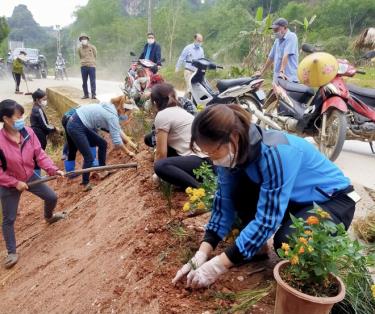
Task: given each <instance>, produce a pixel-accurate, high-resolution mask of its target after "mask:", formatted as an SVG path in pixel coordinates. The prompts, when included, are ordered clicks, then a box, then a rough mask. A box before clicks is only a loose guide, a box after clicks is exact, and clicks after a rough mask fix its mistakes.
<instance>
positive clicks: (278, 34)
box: [273, 31, 284, 39]
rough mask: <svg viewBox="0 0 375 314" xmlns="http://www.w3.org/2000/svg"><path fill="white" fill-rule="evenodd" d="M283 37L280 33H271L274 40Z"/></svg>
mask: <svg viewBox="0 0 375 314" xmlns="http://www.w3.org/2000/svg"><path fill="white" fill-rule="evenodd" d="M283 37H284V34H283V33H282V32H281V31H278V32H277V33H273V38H274V39H281V38H283Z"/></svg>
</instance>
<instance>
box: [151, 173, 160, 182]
mask: <svg viewBox="0 0 375 314" xmlns="http://www.w3.org/2000/svg"><path fill="white" fill-rule="evenodd" d="M151 179H152V182H153V183H154V184H159V183H160V178H159V177H158V175H157V174H156V173H154V174H153V175H152V177H151Z"/></svg>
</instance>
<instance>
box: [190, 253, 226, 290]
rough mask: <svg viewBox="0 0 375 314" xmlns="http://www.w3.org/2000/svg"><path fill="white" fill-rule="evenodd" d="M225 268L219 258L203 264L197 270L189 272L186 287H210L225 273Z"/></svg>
mask: <svg viewBox="0 0 375 314" xmlns="http://www.w3.org/2000/svg"><path fill="white" fill-rule="evenodd" d="M227 271H228V268H226V267H225V266H224V265H223V263H222V262H221V259H220V256H219V255H218V256H215V257H214V258H213V259H211V260H209V261H208V262H206V263H204V264H203V265H202V266H201V267H199V268H198V269H197V270H194V271H191V272H190V273H189V274H188V276H187V287H191V288H204V287H208V286H210V285H212V284H213V283H214V282H215V281H216V279H217V278H219V276H220V275H222V274H224V273H226V272H227Z"/></svg>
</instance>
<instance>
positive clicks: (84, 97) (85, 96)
mask: <svg viewBox="0 0 375 314" xmlns="http://www.w3.org/2000/svg"><path fill="white" fill-rule="evenodd" d="M88 98H89V95H84V96H83V97H81V99H88Z"/></svg>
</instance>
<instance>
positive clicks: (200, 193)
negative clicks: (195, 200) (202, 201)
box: [195, 188, 206, 197]
mask: <svg viewBox="0 0 375 314" xmlns="http://www.w3.org/2000/svg"><path fill="white" fill-rule="evenodd" d="M195 195H196V196H197V197H205V196H206V191H205V190H204V189H203V188H200V189H195Z"/></svg>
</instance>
